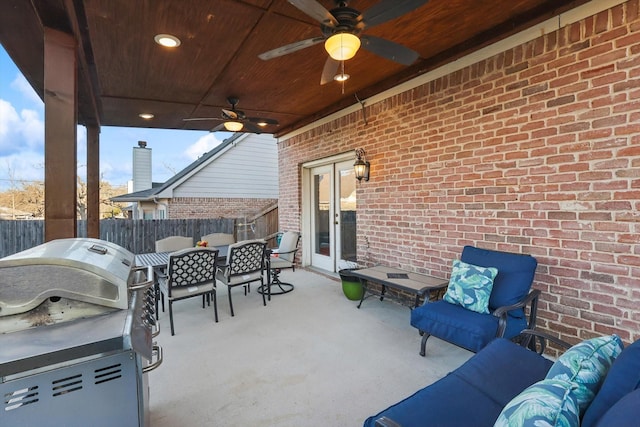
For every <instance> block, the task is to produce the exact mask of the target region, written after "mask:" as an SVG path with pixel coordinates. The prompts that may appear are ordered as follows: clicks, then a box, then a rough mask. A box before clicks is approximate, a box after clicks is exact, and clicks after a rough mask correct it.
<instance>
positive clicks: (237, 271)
mask: <svg viewBox="0 0 640 427" xmlns="http://www.w3.org/2000/svg"><path fill="white" fill-rule="evenodd" d="M266 247H267V243H266V242H265V241H264V240H244V241H241V242H238V243H234V244H232V245H229V251H228V252H227V262H226V263H225V265H221V266H219V267H218V271H217V273H216V280H217V282H218V284H220V285H226V286H227V287H228V292H227V294H228V295H229V309H230V311H231V316H234V312H233V301H232V298H231V290H232V289H233V288H235V287H236V286H243V287H244V294H245V295H247V290H248V287H249V285H250V284H251V283H252V282H258V281H259V282H260V287H261V288H262V287H263V286H264V274H263V271H264V268H265V251H266ZM262 305H265V306H266V305H267V301H266V299H265V296H264V294H262Z"/></svg>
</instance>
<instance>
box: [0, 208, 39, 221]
mask: <svg viewBox="0 0 640 427" xmlns="http://www.w3.org/2000/svg"><path fill="white" fill-rule="evenodd" d="M0 219H34V217H33V215H32V214H30V213H29V212H24V211H19V210H17V209H12V208H9V207H5V206H0Z"/></svg>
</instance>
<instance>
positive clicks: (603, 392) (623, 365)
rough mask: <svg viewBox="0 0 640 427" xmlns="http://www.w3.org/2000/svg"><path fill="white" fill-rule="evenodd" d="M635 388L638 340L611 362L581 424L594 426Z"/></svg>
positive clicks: (639, 374) (639, 372)
mask: <svg viewBox="0 0 640 427" xmlns="http://www.w3.org/2000/svg"><path fill="white" fill-rule="evenodd" d="M637 389H640V340H638V341H636V342H634V343H633V344H631V345H630V346H628V347H627V348H625V349H624V350H622V353H620V356H618V357H617V359H616V360H615V361H614V362H613V365H611V368H610V369H609V373H608V374H607V377H606V378H605V379H604V382H603V383H602V387H600V391H599V392H598V394H597V395H596V397H595V399H593V402H591V405H589V408H588V409H587V411H586V412H585V414H584V417H583V418H582V425H583V426H584V427H593V426H595V425H596V424H597V422H598V420H599V419H600V418H601V417H602V416H603V415H604V414H605V412H607V411H608V410H609V408H611V407H612V406H613V405H615V404H616V403H617V402H618V401H619V400H620V399H622V398H623V397H624V396H625V395H627V394H629V393H631V392H632V391H634V390H637ZM637 418H640V414H639V416H638V417H637ZM621 425H622V424H621Z"/></svg>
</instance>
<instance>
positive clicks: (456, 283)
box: [444, 260, 498, 314]
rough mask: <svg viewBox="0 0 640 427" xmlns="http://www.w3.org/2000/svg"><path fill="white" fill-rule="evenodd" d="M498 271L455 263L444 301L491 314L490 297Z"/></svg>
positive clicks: (460, 262) (459, 262) (455, 261)
mask: <svg viewBox="0 0 640 427" xmlns="http://www.w3.org/2000/svg"><path fill="white" fill-rule="evenodd" d="M497 274H498V269H497V268H495V267H479V266H477V265H472V264H467V263H466V262H462V261H460V260H454V261H453V268H452V270H451V278H450V279H449V287H448V288H447V292H446V293H445V294H444V300H445V301H447V302H449V303H451V304H457V305H461V306H462V307H464V308H466V309H468V310H472V311H475V312H478V313H483V314H489V297H490V296H491V289H493V279H495V278H496V275H497Z"/></svg>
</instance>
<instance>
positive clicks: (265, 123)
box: [256, 122, 269, 127]
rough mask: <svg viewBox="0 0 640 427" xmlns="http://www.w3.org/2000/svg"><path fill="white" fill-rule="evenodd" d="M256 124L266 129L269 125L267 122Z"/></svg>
mask: <svg viewBox="0 0 640 427" xmlns="http://www.w3.org/2000/svg"><path fill="white" fill-rule="evenodd" d="M256 124H257V125H258V126H262V127H265V126H266V125H268V124H269V123H267V122H256Z"/></svg>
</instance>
